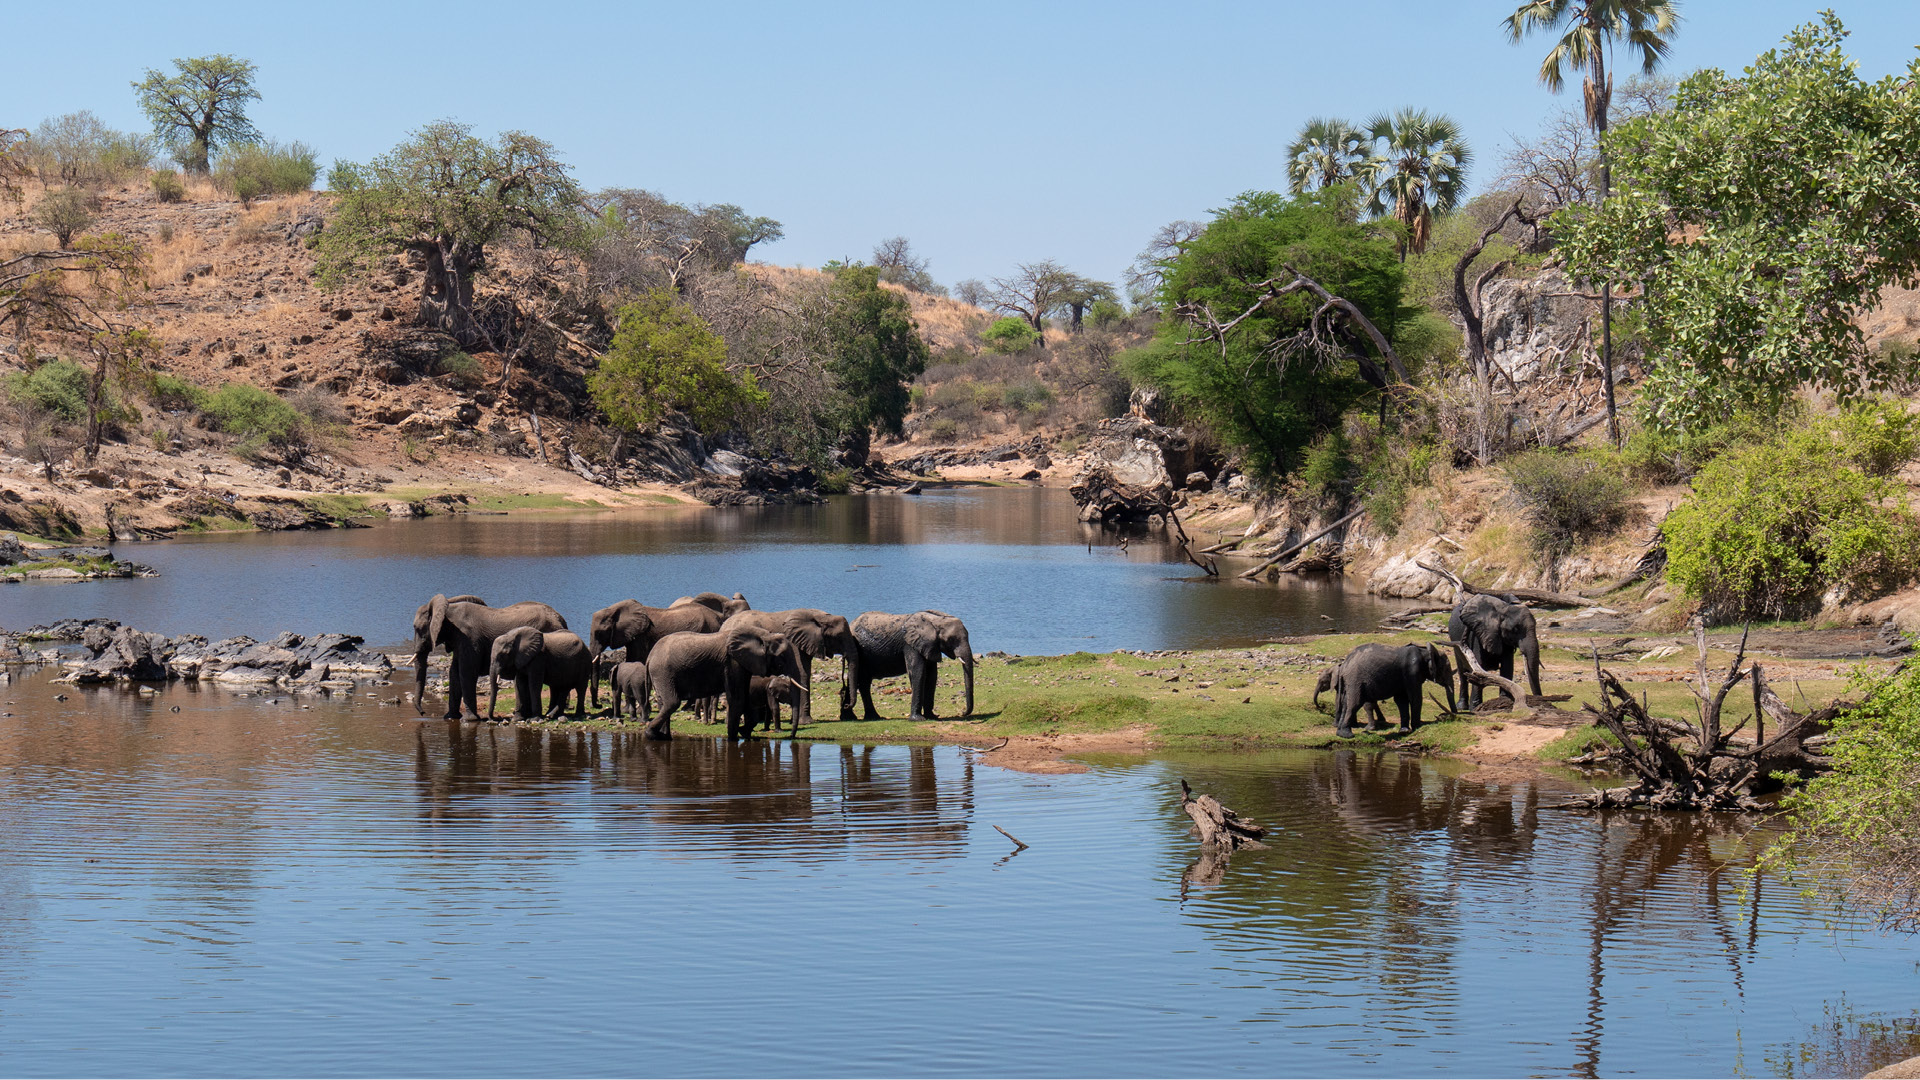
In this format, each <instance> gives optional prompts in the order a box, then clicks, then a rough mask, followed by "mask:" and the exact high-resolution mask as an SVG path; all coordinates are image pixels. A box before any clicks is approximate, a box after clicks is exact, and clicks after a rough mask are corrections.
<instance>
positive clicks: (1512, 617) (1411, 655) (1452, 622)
mask: <svg viewBox="0 0 1920 1080" xmlns="http://www.w3.org/2000/svg"><path fill="white" fill-rule="evenodd" d="M1447 638H1448V640H1449V642H1450V643H1451V645H1452V647H1453V657H1454V663H1453V664H1449V663H1448V661H1447V656H1446V654H1445V653H1444V652H1442V651H1441V650H1440V647H1439V646H1438V645H1433V644H1427V645H1401V646H1398V647H1395V646H1390V645H1380V644H1376V643H1372V642H1369V643H1368V644H1365V645H1361V646H1359V647H1358V648H1356V649H1354V650H1353V651H1352V652H1350V653H1348V654H1347V656H1346V659H1344V660H1341V661H1340V662H1339V663H1338V664H1335V665H1334V666H1333V667H1332V668H1330V669H1328V670H1327V671H1326V672H1325V673H1324V674H1322V675H1321V676H1320V682H1319V685H1317V686H1315V687H1314V691H1313V702H1314V706H1315V707H1316V708H1317V707H1318V706H1319V704H1320V695H1321V694H1323V693H1325V692H1326V691H1328V690H1332V691H1333V692H1334V705H1333V715H1334V720H1333V725H1334V727H1333V729H1334V734H1336V735H1338V736H1339V737H1341V738H1343V739H1350V738H1352V737H1353V722H1354V720H1355V719H1357V718H1358V717H1359V715H1360V710H1361V709H1363V708H1365V709H1368V710H1371V720H1372V722H1371V723H1370V724H1369V725H1368V727H1369V728H1370V729H1371V730H1379V729H1381V728H1384V727H1385V726H1386V721H1385V719H1384V718H1383V717H1382V716H1381V715H1380V705H1379V703H1380V702H1382V701H1386V700H1389V699H1391V700H1392V701H1393V703H1394V704H1395V705H1396V706H1398V708H1399V710H1400V733H1401V734H1403V735H1404V734H1407V733H1409V732H1411V731H1412V730H1413V729H1414V728H1415V727H1417V726H1419V724H1420V689H1421V687H1422V685H1424V684H1425V683H1428V682H1432V683H1437V684H1439V685H1440V686H1442V687H1444V688H1445V689H1446V693H1447V711H1448V712H1453V711H1455V710H1456V708H1457V707H1458V706H1459V705H1465V706H1466V707H1467V708H1468V709H1473V708H1475V707H1477V706H1478V705H1479V704H1480V699H1481V687H1480V685H1479V684H1478V683H1476V682H1474V681H1473V680H1472V678H1471V677H1470V676H1471V673H1472V670H1473V666H1474V665H1477V666H1478V667H1479V668H1480V670H1482V671H1489V672H1492V671H1497V672H1498V673H1499V674H1500V677H1501V678H1503V679H1512V678H1513V657H1514V653H1515V652H1518V653H1519V654H1520V655H1521V656H1522V657H1523V658H1524V659H1525V661H1526V672H1527V684H1528V686H1529V688H1530V689H1531V690H1532V691H1533V693H1534V694H1536V695H1537V694H1539V693H1540V635H1539V632H1538V630H1537V629H1536V628H1535V626H1534V620H1533V612H1532V611H1530V610H1528V608H1527V606H1526V605H1525V604H1522V603H1520V602H1519V601H1518V600H1517V599H1515V598H1514V597H1512V596H1495V595H1492V594H1489V593H1463V594H1461V596H1460V598H1459V599H1458V600H1456V601H1455V602H1454V605H1453V610H1452V611H1451V612H1449V613H1448V616H1447ZM1469 659H1471V661H1472V664H1469V662H1468V661H1469ZM1456 671H1457V673H1458V675H1459V679H1460V694H1459V698H1458V700H1457V701H1456V699H1455V697H1454V690H1453V687H1454V682H1453V680H1454V675H1455V673H1456Z"/></svg>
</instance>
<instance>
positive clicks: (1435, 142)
mask: <svg viewBox="0 0 1920 1080" xmlns="http://www.w3.org/2000/svg"><path fill="white" fill-rule="evenodd" d="M1367 126H1368V127H1369V128H1370V129H1372V132H1373V138H1374V139H1375V140H1377V141H1378V142H1379V143H1380V144H1381V146H1380V152H1379V153H1378V154H1376V155H1375V156H1374V157H1373V158H1372V159H1371V160H1370V161H1369V163H1368V165H1367V179H1368V184H1369V187H1370V188H1371V189H1372V192H1373V198H1372V201H1371V203H1370V204H1369V209H1371V210H1372V211H1373V212H1374V213H1375V214H1377V215H1380V216H1382V217H1392V218H1393V219H1394V220H1396V221H1398V222H1400V223H1401V224H1402V225H1404V226H1406V230H1407V237H1406V241H1405V248H1406V249H1410V250H1412V251H1415V252H1420V251H1425V250H1426V249H1427V239H1428V238H1429V237H1430V236H1431V235H1432V234H1433V217H1434V215H1435V214H1447V213H1451V212H1452V211H1453V208H1454V207H1456V206H1458V205H1460V203H1461V201H1462V199H1463V198H1464V197H1465V195H1466V190H1467V166H1468V165H1469V164H1471V163H1472V161H1473V151H1472V150H1471V149H1469V148H1468V146H1467V141H1466V140H1465V139H1463V138H1461V137H1460V126H1459V125H1458V124H1455V123H1454V122H1453V119H1452V118H1451V117H1448V116H1442V115H1440V114H1438V113H1430V112H1427V111H1426V110H1424V109H1411V108H1408V109H1401V110H1399V111H1397V112H1394V113H1392V114H1388V113H1381V114H1380V115H1378V116H1375V117H1374V118H1373V119H1371V120H1369V121H1367Z"/></svg>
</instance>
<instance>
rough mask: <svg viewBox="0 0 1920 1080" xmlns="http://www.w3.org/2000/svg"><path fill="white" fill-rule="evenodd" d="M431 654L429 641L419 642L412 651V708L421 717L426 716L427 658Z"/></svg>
mask: <svg viewBox="0 0 1920 1080" xmlns="http://www.w3.org/2000/svg"><path fill="white" fill-rule="evenodd" d="M432 652H433V642H431V641H421V642H419V643H418V644H417V645H416V646H415V647H414V650H413V707H414V709H415V711H417V712H418V713H419V714H420V715H421V716H425V715H427V657H428V655H430V654H431V653H432Z"/></svg>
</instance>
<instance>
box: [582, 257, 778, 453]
mask: <svg viewBox="0 0 1920 1080" xmlns="http://www.w3.org/2000/svg"><path fill="white" fill-rule="evenodd" d="M616 318H617V320H618V322H619V329H617V330H616V331H614V335H613V344H612V345H611V346H609V347H608V349H607V353H606V355H605V356H602V357H601V358H600V362H599V366H598V367H597V368H595V370H594V372H593V373H592V374H591V375H589V376H588V377H587V386H588V389H589V390H590V391H591V393H592V394H593V400H594V404H596V405H598V406H600V409H601V411H602V412H604V413H606V414H607V418H608V419H610V420H612V421H613V422H614V423H615V424H617V425H619V426H621V427H624V428H631V429H635V430H638V429H641V428H646V427H649V426H651V425H653V424H655V423H657V422H659V420H660V418H661V417H662V416H664V415H666V414H667V413H668V412H670V411H673V412H681V413H685V414H686V415H687V417H688V418H689V419H691V420H692V421H693V423H694V425H695V426H696V427H698V428H699V429H700V430H702V431H716V430H719V429H721V428H723V427H725V426H726V425H727V424H728V423H730V422H731V421H732V420H733V418H734V416H735V413H736V412H737V411H738V410H739V409H740V408H741V407H743V406H746V405H752V404H757V403H763V402H765V400H766V394H765V393H764V392H763V391H761V389H760V388H759V386H758V385H757V383H756V382H755V381H754V377H753V374H752V373H751V372H741V373H738V374H736V373H734V372H732V371H729V370H728V368H727V362H726V361H727V344H726V342H725V341H723V340H721V338H720V335H718V334H716V333H714V332H713V330H712V329H711V328H710V327H708V326H707V324H706V321H705V320H703V319H701V318H700V316H699V315H697V314H695V313H694V311H693V310H692V309H691V308H689V307H687V306H686V305H685V304H682V303H680V302H679V301H678V300H677V299H675V297H674V295H673V294H672V293H669V292H667V291H666V290H664V289H656V290H654V291H653V292H650V293H648V294H646V295H645V296H643V297H641V298H640V299H638V300H636V301H634V302H633V303H631V304H628V305H627V306H625V307H623V308H621V309H620V311H619V314H618V315H617V316H616Z"/></svg>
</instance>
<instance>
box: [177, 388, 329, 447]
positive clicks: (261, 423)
mask: <svg viewBox="0 0 1920 1080" xmlns="http://www.w3.org/2000/svg"><path fill="white" fill-rule="evenodd" d="M201 415H202V416H203V417H205V419H206V420H207V421H208V422H209V423H210V424H212V426H214V427H216V428H218V429H219V430H221V431H224V432H226V433H227V434H229V435H238V436H240V437H241V439H242V442H241V444H240V445H239V446H238V447H236V448H235V450H234V452H235V453H237V454H239V455H241V456H242V457H252V456H255V455H257V454H258V453H259V452H260V451H261V450H262V449H263V448H264V447H266V446H272V447H274V448H275V449H277V450H281V451H283V452H294V453H298V452H304V450H305V449H306V446H307V441H308V423H307V418H306V417H304V416H302V415H301V414H300V412H299V410H297V409H295V408H294V407H293V406H291V405H289V404H287V403H286V402H285V401H283V400H281V398H280V397H279V396H278V395H276V394H272V393H269V392H267V391H265V390H262V389H260V388H259V387H257V386H249V385H247V384H246V383H227V384H226V385H224V386H222V387H221V388H220V389H218V390H216V391H214V392H213V393H211V394H209V395H207V397H206V401H205V404H203V405H202V406H201Z"/></svg>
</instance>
